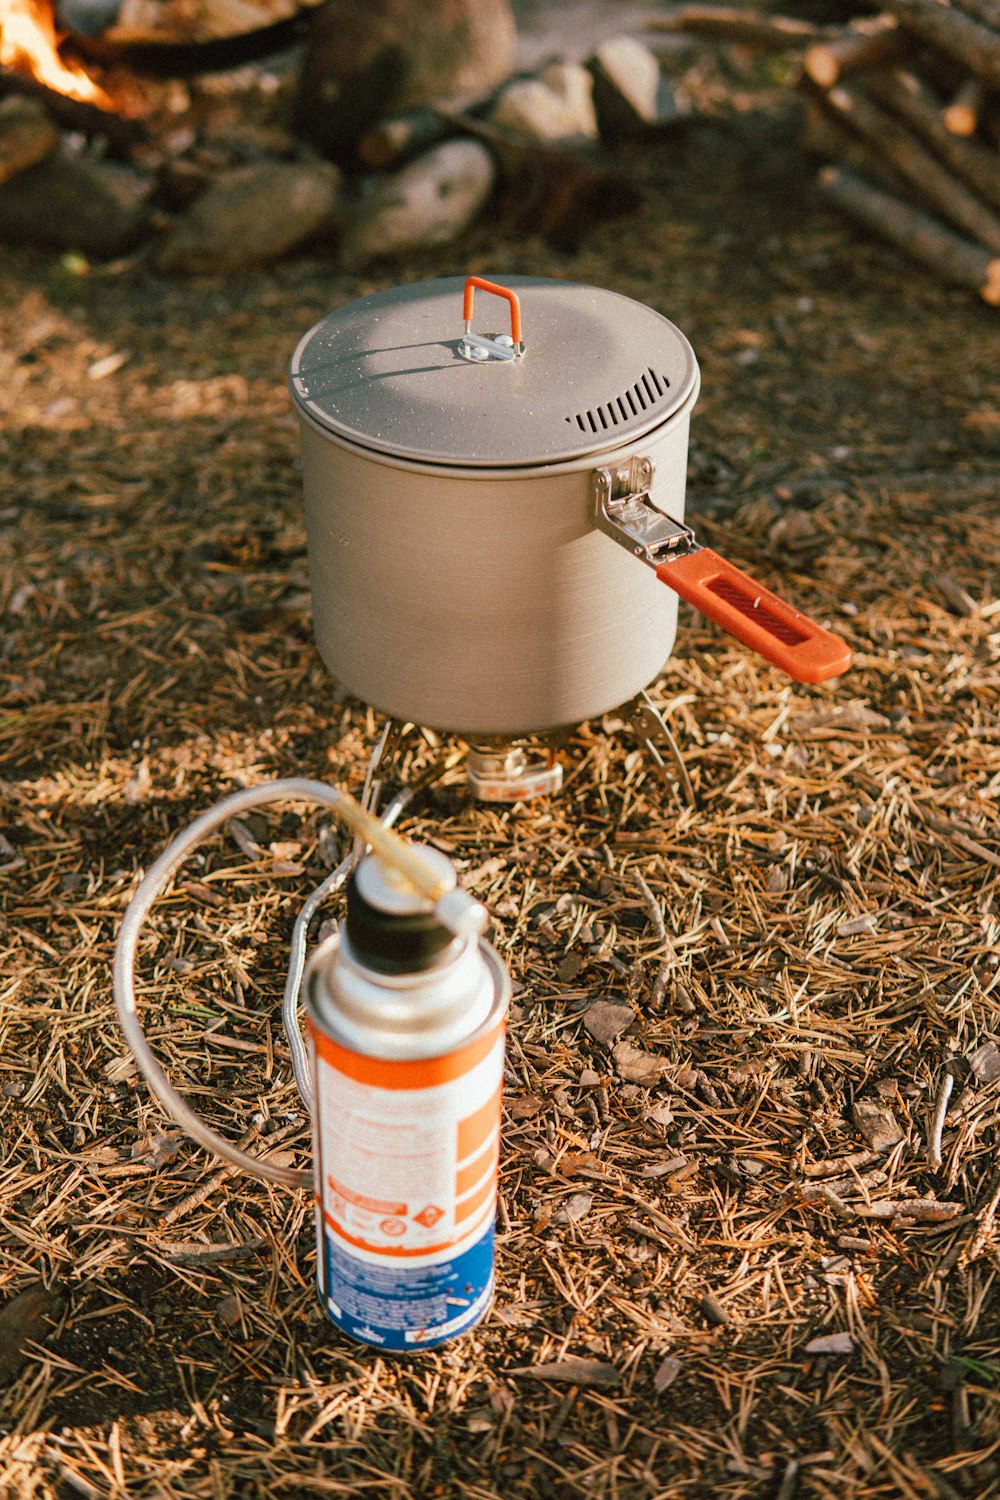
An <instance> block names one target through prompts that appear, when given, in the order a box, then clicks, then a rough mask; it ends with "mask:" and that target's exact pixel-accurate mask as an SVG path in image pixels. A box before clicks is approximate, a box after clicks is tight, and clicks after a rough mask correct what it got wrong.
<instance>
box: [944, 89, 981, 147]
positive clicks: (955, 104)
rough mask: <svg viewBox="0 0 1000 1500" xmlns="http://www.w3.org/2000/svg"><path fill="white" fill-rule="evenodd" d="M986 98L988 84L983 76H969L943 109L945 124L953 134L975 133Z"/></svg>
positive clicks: (967, 134)
mask: <svg viewBox="0 0 1000 1500" xmlns="http://www.w3.org/2000/svg"><path fill="white" fill-rule="evenodd" d="M985 100H986V85H985V84H984V83H983V80H982V79H981V78H967V79H966V80H965V82H964V83H963V84H962V86H961V87H960V88H959V90H958V92H957V93H956V95H955V97H954V99H952V101H951V103H950V104H946V105H945V107H944V109H943V110H942V111H941V118H942V120H943V121H944V126H945V129H946V130H947V131H949V132H950V133H951V134H952V135H961V136H969V135H975V133H976V130H977V129H978V126H979V116H980V115H981V114H982V110H983V104H984V103H985Z"/></svg>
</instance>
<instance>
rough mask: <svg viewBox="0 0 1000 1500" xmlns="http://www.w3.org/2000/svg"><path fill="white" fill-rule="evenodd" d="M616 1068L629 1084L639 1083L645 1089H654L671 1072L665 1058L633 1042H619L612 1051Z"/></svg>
mask: <svg viewBox="0 0 1000 1500" xmlns="http://www.w3.org/2000/svg"><path fill="white" fill-rule="evenodd" d="M611 1056H612V1057H613V1058H614V1062H615V1067H616V1068H617V1069H618V1073H619V1075H620V1077H622V1078H624V1079H625V1081H626V1082H627V1083H638V1084H641V1085H642V1087H643V1088H647V1089H648V1088H652V1087H653V1085H654V1084H657V1083H659V1082H660V1080H661V1079H662V1078H663V1077H664V1075H665V1074H666V1073H668V1072H669V1070H670V1063H669V1062H668V1060H667V1059H666V1058H665V1057H661V1056H659V1054H657V1053H655V1052H645V1051H644V1050H643V1049H642V1047H636V1046H635V1045H634V1044H633V1043H632V1042H618V1043H616V1045H615V1046H614V1047H612V1049H611Z"/></svg>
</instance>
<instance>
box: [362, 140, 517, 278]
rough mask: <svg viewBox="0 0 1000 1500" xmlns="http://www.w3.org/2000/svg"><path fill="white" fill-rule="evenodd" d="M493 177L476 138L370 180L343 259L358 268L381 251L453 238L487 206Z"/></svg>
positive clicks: (448, 144) (445, 146) (441, 148)
mask: <svg viewBox="0 0 1000 1500" xmlns="http://www.w3.org/2000/svg"><path fill="white" fill-rule="evenodd" d="M495 178H496V167H495V163H494V161H493V157H492V156H491V154H490V152H489V151H487V149H486V148H485V146H482V145H480V143H479V142H478V141H470V140H456V141H445V143H444V144H443V145H441V146H436V147H435V148H434V150H433V151H428V152H426V153H425V154H424V155H423V156H419V157H418V158H417V160H416V161H414V162H411V163H410V164H409V166H407V167H403V169H402V170H401V171H399V172H396V173H393V175H392V176H391V177H385V178H382V179H379V180H378V181H377V182H376V183H374V184H373V185H372V188H371V191H370V192H369V193H368V195H367V196H366V197H365V198H364V199H363V200H362V202H361V203H360V204H359V205H358V208H357V209H356V211H355V213H354V216H353V218H352V219H351V221H350V223H349V224H348V227H347V230H346V233H345V235H344V239H343V242H342V244H341V264H342V265H343V266H344V267H345V268H347V269H357V268H358V267H360V266H364V265H367V264H368V263H369V262H370V261H372V260H376V259H380V258H382V257H384V256H392V255H398V254H401V253H403V252H404V251H407V250H412V249H415V248H416V247H418V246H422V245H446V244H448V243H449V242H450V241H451V240H454V239H457V238H458V236H459V235H460V234H461V233H462V232H463V230H465V229H467V228H468V226H469V225H470V224H471V223H472V221H473V219H474V218H475V217H476V215H477V214H478V213H479V212H480V210H481V209H482V208H483V207H484V206H485V204H486V202H487V200H488V198H489V196H490V194H491V192H492V191H493V184H494V181H495Z"/></svg>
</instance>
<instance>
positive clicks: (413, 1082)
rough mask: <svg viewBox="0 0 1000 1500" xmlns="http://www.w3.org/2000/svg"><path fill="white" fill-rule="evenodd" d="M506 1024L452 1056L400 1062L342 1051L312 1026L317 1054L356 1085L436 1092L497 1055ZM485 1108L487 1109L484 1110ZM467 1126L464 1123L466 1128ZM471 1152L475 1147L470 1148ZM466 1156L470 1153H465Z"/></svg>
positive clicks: (341, 1048) (335, 1043)
mask: <svg viewBox="0 0 1000 1500" xmlns="http://www.w3.org/2000/svg"><path fill="white" fill-rule="evenodd" d="M503 1026H504V1023H503V1021H502V1020H501V1021H500V1022H499V1023H498V1024H497V1025H496V1026H494V1027H492V1029H491V1030H490V1031H488V1032H487V1033H486V1034H485V1035H484V1036H479V1037H476V1038H475V1039H474V1040H473V1041H471V1042H468V1043H466V1045H465V1046H464V1047H460V1048H459V1049H458V1051H457V1052H448V1053H446V1054H445V1055H444V1056H443V1057H425V1058H416V1059H412V1060H408V1061H405V1062H398V1061H395V1060H392V1059H389V1058H382V1057H365V1056H364V1055H363V1054H362V1053H360V1052H352V1051H350V1049H349V1048H347V1047H342V1046H341V1044H340V1043H339V1042H335V1041H334V1040H333V1038H332V1037H328V1036H327V1035H326V1034H325V1033H324V1032H322V1031H320V1030H319V1029H318V1028H317V1027H316V1026H313V1025H312V1024H310V1027H309V1030H310V1032H311V1033H312V1039H313V1045H314V1046H315V1048H316V1052H317V1054H318V1056H319V1057H321V1058H322V1059H323V1061H324V1062H327V1063H329V1064H330V1066H331V1067H332V1068H336V1070H337V1072H338V1073H342V1074H343V1075H344V1077H345V1078H352V1079H353V1080H354V1081H355V1082H356V1083H368V1084H371V1085H372V1086H373V1087H375V1088H380V1089H427V1088H433V1087H434V1086H435V1084H439V1083H452V1082H453V1081H454V1080H455V1079H456V1078H461V1077H462V1076H463V1075H464V1074H465V1073H468V1072H469V1071H470V1069H472V1068H474V1067H475V1066H476V1065H477V1063H480V1062H482V1061H483V1059H484V1058H485V1057H488V1056H489V1055H490V1053H491V1052H492V1051H493V1048H494V1047H495V1046H496V1044H497V1040H498V1038H499V1037H501V1036H502V1035H503ZM484 1108H485V1106H484ZM481 1113H482V1111H481V1110H478V1111H477V1112H476V1114H475V1115H470V1116H469V1120H475V1119H477V1118H478V1116H479V1115H480V1114H481ZM465 1123H466V1122H465V1121H463V1122H462V1124H463V1125H464V1124H465ZM470 1149H471V1147H470ZM461 1154H462V1155H463V1156H467V1155H468V1154H469V1152H468V1151H464V1152H462V1153H461Z"/></svg>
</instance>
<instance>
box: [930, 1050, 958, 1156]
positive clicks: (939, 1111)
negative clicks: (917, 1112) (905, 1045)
mask: <svg viewBox="0 0 1000 1500" xmlns="http://www.w3.org/2000/svg"><path fill="white" fill-rule="evenodd" d="M954 1087H955V1078H954V1075H953V1074H952V1073H951V1072H950V1071H949V1069H947V1068H946V1069H945V1072H944V1077H943V1078H942V1079H941V1087H940V1088H939V1089H938V1093H937V1099H936V1100H935V1101H934V1114H933V1116H932V1118H931V1128H930V1132H929V1134H928V1136H927V1166H928V1168H929V1169H930V1171H932V1172H936V1171H937V1170H938V1168H939V1167H940V1166H941V1162H942V1159H943V1158H942V1156H941V1137H942V1135H943V1134H944V1120H945V1115H946V1114H947V1113H948V1100H949V1099H950V1098H951V1091H952V1089H953V1088H954Z"/></svg>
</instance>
